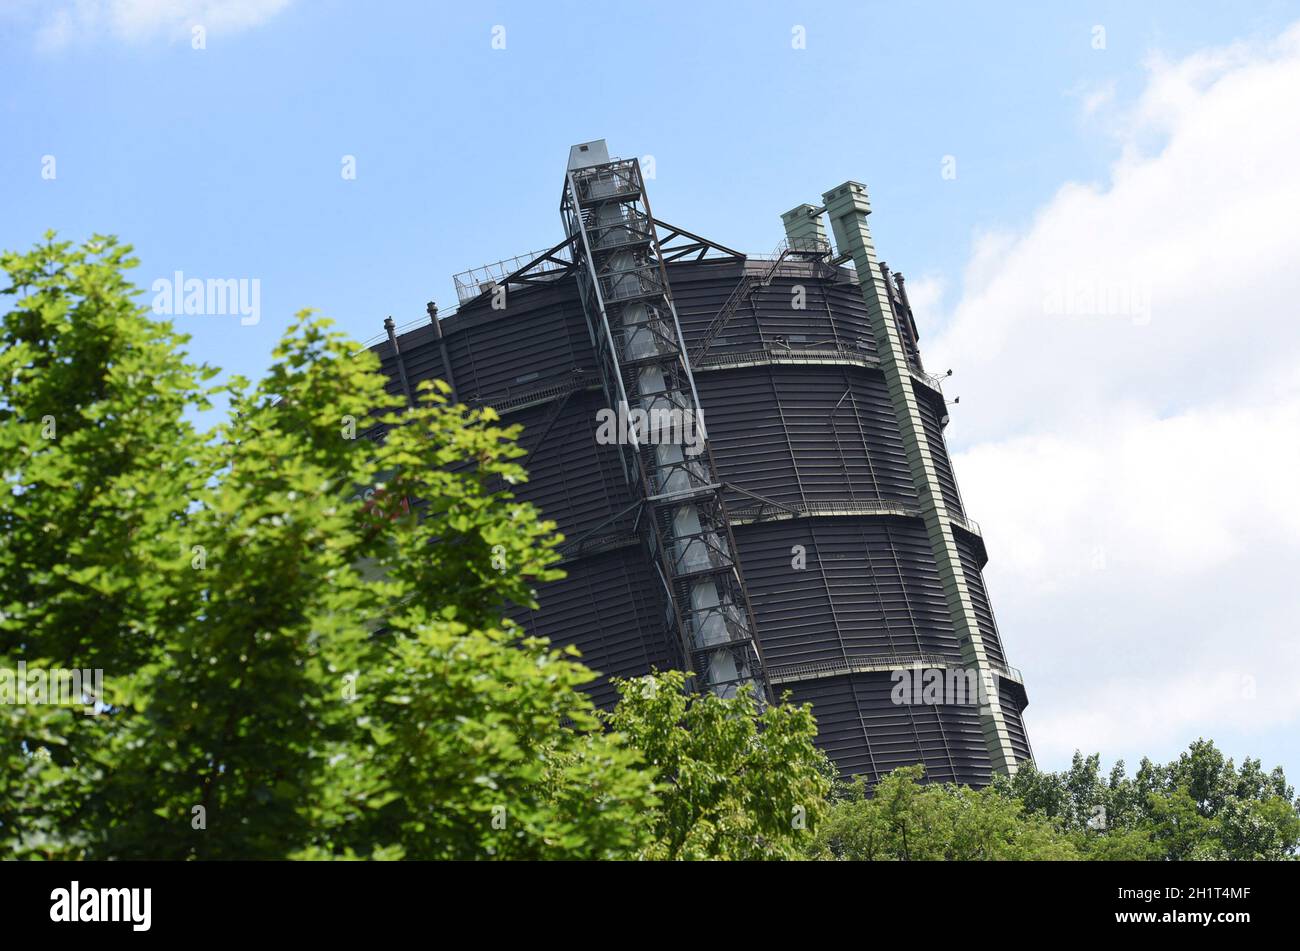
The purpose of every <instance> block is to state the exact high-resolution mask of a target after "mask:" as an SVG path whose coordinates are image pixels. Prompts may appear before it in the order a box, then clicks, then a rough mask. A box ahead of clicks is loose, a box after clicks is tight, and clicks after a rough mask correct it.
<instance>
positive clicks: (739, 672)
mask: <svg viewBox="0 0 1300 951" xmlns="http://www.w3.org/2000/svg"><path fill="white" fill-rule="evenodd" d="M560 212H561V216H562V218H563V220H564V227H565V230H566V233H567V234H568V235H569V237H570V238H571V239H576V240H574V241H573V261H574V264H575V266H576V270H577V279H578V286H579V290H580V292H581V297H582V303H583V308H584V310H585V312H586V316H587V325H588V329H589V330H590V332H591V338H592V344H593V347H594V349H595V352H596V354H597V359H598V361H599V367H600V375H601V381H602V385H603V387H604V390H605V394H606V396H607V399H608V401H609V406H610V407H611V408H612V409H614V410H615V411H616V412H618V413H619V418H620V419H624V418H629V416H630V415H631V411H635V410H640V411H642V412H643V413H644V414H645V419H646V420H649V421H655V420H657V421H659V422H660V423H661V424H664V425H662V426H661V427H659V428H655V427H654V426H652V425H642V426H640V427H639V428H638V427H636V426H630V427H629V431H628V432H627V433H626V434H625V437H626V438H624V439H622V440H621V442H622V443H623V450H624V451H623V453H622V458H623V466H624V471H625V474H626V475H627V478H628V481H629V482H630V483H631V484H632V485H633V486H634V487H635V488H636V489H637V494H638V495H639V497H640V499H641V512H640V515H639V516H638V519H637V523H638V527H639V528H640V529H641V531H642V533H643V535H644V537H645V538H646V541H647V543H648V544H649V545H650V547H651V549H652V551H653V554H654V556H655V565H656V568H657V570H658V573H659V576H660V580H661V581H662V583H663V586H664V591H665V593H666V595H667V602H668V605H667V606H668V623H669V624H670V625H671V626H672V628H673V629H674V631H675V633H676V636H677V638H678V640H679V642H680V644H681V649H682V653H683V655H684V657H686V658H687V659H688V662H689V664H690V666H691V668H692V669H693V670H694V672H695V673H696V674H697V676H698V677H699V683H700V686H702V687H704V688H706V689H708V690H711V691H713V692H715V693H717V694H720V695H722V696H730V695H732V694H734V693H735V692H736V690H737V688H739V687H740V686H741V685H742V684H751V685H752V686H753V688H754V690H755V694H756V695H757V696H758V697H759V698H760V700H767V699H770V694H769V690H768V685H767V680H766V677H765V675H764V672H763V662H762V654H761V649H760V647H759V644H758V641H757V638H756V637H755V633H754V631H755V624H754V617H753V611H752V610H751V608H750V605H749V600H748V596H747V595H746V593H745V588H744V585H743V584H742V582H741V576H740V568H739V565H738V564H737V563H736V557H735V551H736V543H735V539H734V538H733V536H732V531H731V524H730V522H729V520H728V517H727V511H726V505H725V503H724V500H723V497H722V486H721V484H720V483H719V480H718V477H717V474H716V469H715V467H714V464H713V456H712V453H711V451H710V449H709V446H708V440H707V434H706V433H705V430H704V421H703V414H702V413H701V411H700V404H699V398H698V395H697V394H696V391H695V380H694V378H693V377H692V375H691V367H690V361H689V358H688V356H687V353H686V349H685V346H684V342H683V337H682V332H681V327H680V325H679V323H678V320H677V312H676V310H675V308H674V306H673V301H672V293H671V290H670V288H669V286H668V276H667V271H666V269H665V267H664V260H663V254H662V251H661V249H660V246H659V240H658V237H657V235H656V232H655V227H654V218H653V216H652V214H651V211H650V204H649V199H648V197H647V196H646V192H645V184H644V180H643V178H642V176H641V167H640V164H639V162H638V161H637V160H636V159H624V160H620V159H614V160H610V159H609V156H608V153H607V152H606V151H605V146H604V143H603V142H592V143H586V144H585V145H582V146H575V147H574V149H573V152H572V153H571V156H570V160H569V168H568V172H567V174H566V177H565V183H564V195H563V199H562V201H561V205H560ZM665 437H667V438H665Z"/></svg>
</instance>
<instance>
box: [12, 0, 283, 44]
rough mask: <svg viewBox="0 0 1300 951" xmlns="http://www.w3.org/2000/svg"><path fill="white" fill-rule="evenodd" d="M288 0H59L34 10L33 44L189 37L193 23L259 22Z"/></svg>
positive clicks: (219, 28) (223, 28)
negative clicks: (35, 24)
mask: <svg viewBox="0 0 1300 951" xmlns="http://www.w3.org/2000/svg"><path fill="white" fill-rule="evenodd" d="M291 2H292V0H62V2H55V3H46V4H42V5H41V6H40V7H39V11H36V9H35V8H32V12H33V14H34V15H36V16H37V21H38V22H37V33H36V40H37V45H38V46H39V47H40V48H42V49H46V50H56V49H61V48H63V47H65V46H68V45H70V44H73V43H79V42H93V41H95V40H102V39H105V38H109V39H114V40H120V41H126V42H146V41H150V40H155V39H160V38H161V39H164V40H167V41H171V42H174V41H177V40H181V39H185V40H188V39H189V37H190V35H191V30H192V28H193V27H195V26H202V27H203V28H204V30H205V31H206V32H207V33H208V34H210V35H211V34H221V33H234V32H238V31H239V30H244V29H249V28H251V27H255V26H259V25H260V24H262V23H264V22H266V21H267V20H269V19H270V18H271V17H273V16H275V15H276V14H277V13H279V12H280V11H281V10H283V9H284V8H285V7H286V6H288V5H289V4H290V3H291Z"/></svg>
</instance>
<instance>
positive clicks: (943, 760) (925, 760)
mask: <svg viewBox="0 0 1300 951" xmlns="http://www.w3.org/2000/svg"><path fill="white" fill-rule="evenodd" d="M893 689H894V682H893V680H892V679H891V677H890V675H889V674H886V673H880V674H852V675H848V676H844V677H834V678H830V679H826V680H818V681H812V682H809V683H801V684H797V685H795V686H794V687H793V688H792V689H791V691H790V694H791V699H793V700H794V701H795V702H796V703H811V704H812V705H813V713H814V715H815V716H816V717H817V726H818V737H817V745H818V746H819V747H821V748H822V749H823V750H825V751H826V753H827V755H829V756H830V757H831V759H832V760H834V761H835V764H836V765H837V766H838V767H839V769H840V772H841V774H842V775H844V776H857V775H865V776H866V778H867V780H868V781H869V782H875V781H877V780H878V779H880V777H881V776H883V775H884V774H885V773H888V772H889V771H891V770H894V769H897V768H899V767H900V766H911V765H913V764H915V763H921V764H922V765H924V766H925V770H926V778H927V780H929V781H930V782H957V783H966V784H969V785H973V786H983V785H987V784H988V782H989V778H990V775H991V766H990V764H989V757H988V750H987V748H986V747H985V743H984V737H983V734H982V733H981V732H980V722H979V708H978V706H955V705H946V706H924V705H918V704H910V705H909V704H895V703H894V702H893V701H892V699H891V693H892V691H893Z"/></svg>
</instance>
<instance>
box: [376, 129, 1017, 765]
mask: <svg viewBox="0 0 1300 951" xmlns="http://www.w3.org/2000/svg"><path fill="white" fill-rule="evenodd" d="M869 213H870V205H869V203H868V200H867V194H866V189H865V187H864V186H862V185H861V184H858V183H855V182H846V183H844V184H843V185H840V186H839V187H837V188H835V189H832V190H831V191H829V192H827V193H825V195H823V196H822V201H821V202H820V203H819V204H818V205H812V204H803V205H799V206H796V207H795V208H793V209H791V211H789V212H787V213H786V214H785V215H783V216H782V217H783V220H784V224H785V231H786V239H785V240H784V241H783V242H782V243H781V245H780V246H778V247H777V248H776V249H775V250H774V251H773V252H772V253H771V254H766V255H753V254H743V253H741V252H739V251H735V250H732V249H730V248H728V247H725V246H723V245H720V244H717V243H716V242H713V241H710V240H708V239H706V238H703V237H701V236H700V235H698V234H696V233H693V232H691V231H688V230H686V229H685V228H682V227H678V226H675V225H671V224H668V223H666V222H664V221H662V220H660V219H658V218H656V217H655V216H654V214H653V213H652V212H651V210H650V203H649V196H648V195H647V193H646V188H645V181H644V179H643V177H642V175H641V170H640V166H639V163H638V162H637V161H636V160H635V159H631V160H620V159H611V158H610V157H609V154H608V150H607V149H606V147H605V143H604V142H603V141H596V142H588V143H583V144H581V145H578V146H574V148H573V150H572V151H571V154H570V158H569V162H568V165H567V167H566V169H565V174H564V179H563V183H562V194H561V223H562V225H563V230H562V232H561V233H562V234H563V235H564V238H563V240H561V241H559V242H558V243H557V244H556V245H555V246H553V247H551V248H549V249H547V250H545V251H542V252H538V253H536V254H533V255H531V256H525V257H522V258H518V259H512V260H510V261H506V262H501V263H500V264H498V265H494V266H489V267H488V268H480V269H476V270H475V271H473V272H466V274H464V275H458V276H457V281H456V284H457V292H458V296H459V297H460V304H459V308H458V309H457V310H456V311H455V313H454V314H451V315H443V316H439V315H438V313H437V309H436V308H435V307H432V305H431V307H430V317H429V318H426V319H424V320H421V321H420V322H418V324H416V325H413V326H410V327H408V328H404V329H403V331H402V332H398V331H397V330H396V329H392V330H390V332H389V334H388V335H387V336H386V337H385V338H384V339H383V340H382V341H381V342H379V343H377V344H375V345H374V347H373V348H372V349H374V350H375V352H376V353H377V354H378V355H379V357H380V358H381V360H382V362H383V366H384V369H385V372H387V373H388V375H389V376H390V378H391V381H392V382H391V388H392V390H393V392H402V390H403V389H405V390H406V391H407V392H410V391H413V389H414V387H415V385H416V383H417V382H418V381H421V380H425V379H430V378H435V377H438V378H442V379H445V380H446V381H447V382H448V383H450V384H451V385H452V387H453V388H454V390H455V394H456V396H457V398H458V399H460V400H461V401H463V402H465V403H468V404H470V405H490V406H493V407H495V408H496V409H497V410H498V411H499V412H500V413H501V414H502V415H503V416H505V417H506V419H507V420H508V421H509V422H517V423H522V424H523V426H524V431H523V435H522V437H521V444H522V446H523V447H524V448H525V450H526V451H527V456H526V457H525V458H524V459H522V460H521V461H522V462H523V464H524V465H525V467H526V468H527V469H528V470H529V472H530V480H529V482H528V483H526V484H525V485H523V486H520V487H518V488H517V489H516V493H517V495H518V496H520V497H521V498H524V499H527V500H529V501H531V502H534V503H535V504H536V505H538V506H539V507H540V508H541V510H542V511H543V512H544V513H545V515H546V516H547V517H548V518H551V519H554V520H555V521H556V522H558V523H559V527H560V530H561V531H562V532H563V533H564V535H565V536H566V539H568V541H567V542H566V544H565V546H564V557H565V560H564V563H563V566H562V567H563V568H564V569H565V570H566V571H567V573H568V576H567V577H566V578H565V579H563V580H561V581H556V582H552V583H550V584H547V585H544V586H542V588H541V589H540V591H539V599H540V605H541V608H540V610H538V611H527V610H516V611H515V613H514V617H515V618H516V620H518V621H519V622H520V623H521V624H523V625H524V626H525V627H526V628H527V629H528V630H529V632H530V633H533V634H539V635H543V636H546V637H549V638H551V639H552V640H554V641H556V642H557V643H572V644H575V645H576V646H577V647H578V648H579V649H580V650H581V652H582V655H583V659H584V662H585V663H587V664H588V665H589V666H591V667H592V668H594V669H595V670H598V671H600V672H601V673H602V674H603V675H604V676H603V677H602V678H601V679H600V680H599V681H597V682H596V683H595V684H594V685H593V686H592V688H591V689H592V692H593V694H594V696H595V699H596V701H597V702H598V703H601V704H609V703H611V702H612V701H613V699H614V694H613V690H612V688H611V687H610V684H609V680H608V678H609V677H612V676H618V677H631V676H637V675H640V674H644V673H647V672H649V671H650V670H652V669H656V668H657V669H666V668H686V669H690V670H692V671H693V672H694V673H695V675H696V678H695V679H696V683H697V685H698V687H699V688H700V689H711V690H715V691H717V692H720V693H724V694H725V693H729V692H733V691H734V690H736V689H738V688H739V687H740V686H741V685H742V684H748V685H750V687H751V688H752V689H755V690H757V691H758V692H759V693H760V694H762V695H763V696H764V697H766V698H769V699H772V700H776V699H778V698H780V697H781V696H782V695H784V694H786V693H788V694H789V695H790V696H791V698H792V699H793V700H794V701H795V702H800V703H802V702H809V703H811V704H812V705H813V708H814V712H815V714H816V716H817V720H818V724H819V739H818V742H819V744H820V745H821V746H822V747H823V748H824V749H825V750H826V751H827V752H828V753H829V754H830V756H831V757H832V758H833V759H834V761H835V762H836V764H837V765H838V766H839V768H840V770H841V771H842V772H843V773H845V774H848V775H856V774H863V775H865V776H866V777H867V778H868V779H869V780H871V781H874V780H876V779H878V778H879V777H880V776H881V775H883V774H884V773H886V772H888V771H889V770H891V769H894V768H897V767H899V766H904V765H909V764H912V763H923V764H924V765H925V767H926V776H927V779H928V780H930V781H940V782H942V781H951V782H961V783H970V784H974V785H981V784H985V783H987V782H989V780H990V777H991V774H992V773H993V772H1003V773H1007V772H1013V771H1014V770H1015V769H1016V767H1017V765H1018V764H1019V763H1022V762H1025V761H1027V760H1030V759H1031V756H1032V754H1031V751H1030V746H1029V740H1028V737H1027V735H1026V732H1025V727H1024V722H1023V711H1024V708H1025V706H1026V703H1027V699H1026V695H1025V690H1024V686H1023V682H1022V678H1021V676H1020V674H1019V672H1018V671H1017V670H1016V669H1015V668H1014V667H1011V666H1009V664H1008V663H1007V658H1006V653H1005V650H1004V647H1003V644H1002V640H1001V635H1000V633H999V631H998V628H997V624H996V622H995V620H994V617H993V611H992V608H991V607H990V604H989V598H988V594H987V592H986V590H985V587H984V581H983V576H982V571H981V570H982V568H983V566H984V564H985V562H986V560H987V555H986V552H985V547H984V540H983V537H982V534H981V531H980V528H979V526H978V525H977V524H976V523H975V522H973V521H971V520H970V519H969V518H968V517H967V515H966V511H965V508H964V505H963V503H962V499H961V494H960V493H959V491H958V489H957V482H956V478H955V476H954V475H953V471H952V465H951V463H950V461H949V458H948V453H947V448H946V445H945V442H944V435H943V431H944V426H945V425H946V423H947V420H948V416H947V410H946V404H945V400H944V396H943V393H942V391H941V389H940V387H939V379H938V378H937V377H934V376H931V375H929V374H927V373H926V372H925V370H924V367H923V365H922V362H921V353H920V349H919V346H918V340H919V334H918V332H917V324H916V321H915V319H914V315H913V314H912V310H911V307H910V306H909V304H908V300H907V290H906V284H905V282H904V280H903V278H902V276H901V275H898V274H891V273H890V271H889V269H888V268H887V267H886V266H885V265H884V264H883V263H880V262H878V261H877V259H876V255H875V249H874V246H873V244H872V241H871V236H870V232H869V229H868V228H867V215H868V214H869ZM826 220H829V221H830V225H831V235H833V238H834V246H832V244H831V241H830V238H829V237H828V234H827V231H826V228H825V223H824V222H825V221H826ZM620 406H622V408H623V409H624V411H625V412H626V411H629V410H635V409H638V408H640V409H644V410H647V411H648V410H652V409H662V410H672V411H674V412H675V413H676V414H677V416H676V418H677V419H678V420H679V421H681V422H683V423H684V424H685V425H686V428H687V429H688V430H692V434H693V435H694V437H695V438H696V439H697V441H695V442H692V443H691V444H690V445H685V444H683V443H680V442H679V443H676V444H673V443H664V442H662V441H660V442H651V441H649V440H648V439H644V438H643V439H641V440H640V441H639V444H628V443H622V444H620V443H613V444H606V443H605V442H602V441H600V440H598V439H597V432H598V428H599V420H600V419H601V418H602V416H601V411H602V410H615V411H617V409H618V408H619V407H620ZM688 450H690V451H688ZM923 671H926V672H938V674H937V676H938V678H939V680H940V681H944V682H946V684H947V688H948V689H949V691H950V689H951V687H952V685H953V684H954V683H957V682H959V681H963V678H965V679H964V682H965V683H967V684H970V683H978V684H979V685H980V687H982V688H983V689H980V690H979V691H978V696H974V695H967V696H965V697H964V698H961V699H963V700H964V702H956V700H957V699H959V698H955V697H954V696H952V694H951V692H947V693H943V692H941V694H940V697H939V702H928V700H927V698H928V697H929V696H931V695H928V694H927V695H921V694H919V693H918V694H917V695H909V696H907V697H905V698H903V699H906V700H909V701H914V702H902V703H900V702H897V701H898V700H899V699H900V697H899V693H900V691H899V690H898V689H897V688H898V686H899V681H900V678H901V677H902V676H909V677H912V676H915V677H917V678H918V682H919V681H920V678H921V677H922V672H923ZM900 672H904V673H903V674H900ZM929 676H930V677H931V678H932V679H931V681H930V682H931V683H932V682H933V677H934V676H935V675H934V674H933V673H931V674H930V675H929Z"/></svg>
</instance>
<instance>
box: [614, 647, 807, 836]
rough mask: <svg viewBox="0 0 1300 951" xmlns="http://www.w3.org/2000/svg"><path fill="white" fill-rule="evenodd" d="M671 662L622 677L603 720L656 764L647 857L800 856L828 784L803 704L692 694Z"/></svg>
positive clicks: (742, 694)
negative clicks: (665, 668) (648, 673)
mask: <svg viewBox="0 0 1300 951" xmlns="http://www.w3.org/2000/svg"><path fill="white" fill-rule="evenodd" d="M686 686H687V680H686V676H685V675H684V674H682V673H680V672H677V671H669V672H666V673H661V674H659V675H657V676H654V677H647V678H640V679H636V680H628V681H620V682H618V690H619V696H620V700H619V703H618V705H617V706H616V707H615V708H614V710H613V712H612V713H611V714H609V715H608V717H607V719H608V721H609V723H610V725H611V726H612V727H613V729H614V730H616V731H617V732H618V733H620V734H622V735H624V736H625V737H626V738H627V742H628V743H629V744H630V745H631V746H632V747H633V748H634V749H636V750H637V751H638V752H639V753H640V754H641V756H642V757H643V759H644V761H645V762H646V763H647V764H648V765H649V766H650V767H651V768H652V769H653V770H654V773H655V776H656V779H657V782H656V785H655V792H656V794H657V796H658V799H659V802H658V805H657V806H656V807H655V808H654V809H653V810H652V811H651V812H650V814H649V816H648V821H649V823H650V825H651V829H652V840H651V842H650V843H649V844H648V845H647V846H646V847H645V848H644V849H643V852H642V854H643V856H644V857H646V858H651V859H737V860H752V859H783V858H796V857H798V856H799V855H800V854H801V852H802V849H803V848H804V847H806V845H807V842H808V840H810V839H811V837H812V835H813V833H814V832H815V830H816V827H817V823H818V821H819V819H820V817H821V812H822V808H823V804H824V801H825V797H826V794H827V792H828V791H829V789H830V781H829V780H828V779H827V777H826V764H825V759H824V757H823V756H822V754H820V753H819V752H817V750H816V749H815V747H814V746H813V743H812V740H813V737H814V736H815V735H816V730H817V725H816V721H814V719H813V716H812V712H811V709H810V708H809V707H807V706H793V705H790V704H773V705H769V706H766V707H764V708H762V709H761V710H760V709H759V704H758V703H757V701H756V700H755V698H754V696H753V695H752V694H751V693H750V691H749V690H748V689H742V690H740V691H739V692H737V694H736V695H735V696H734V697H731V698H722V697H718V696H716V695H714V694H711V693H689V692H687V690H686Z"/></svg>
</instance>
